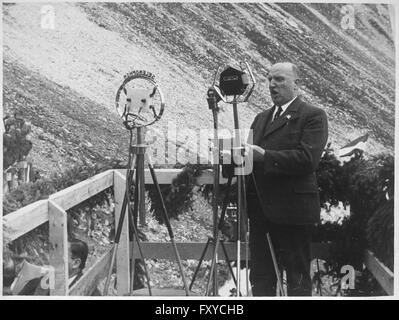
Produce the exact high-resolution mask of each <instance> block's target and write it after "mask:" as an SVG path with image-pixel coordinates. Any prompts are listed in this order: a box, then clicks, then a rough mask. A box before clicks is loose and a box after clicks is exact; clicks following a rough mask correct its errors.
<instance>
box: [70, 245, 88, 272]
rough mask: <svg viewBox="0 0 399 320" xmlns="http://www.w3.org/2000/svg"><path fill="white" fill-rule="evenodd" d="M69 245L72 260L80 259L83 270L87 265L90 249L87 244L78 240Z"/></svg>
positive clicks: (80, 267) (80, 266)
mask: <svg viewBox="0 0 399 320" xmlns="http://www.w3.org/2000/svg"><path fill="white" fill-rule="evenodd" d="M69 243H70V245H71V255H72V256H71V258H73V259H76V258H79V259H80V265H79V269H80V270H83V269H84V267H85V265H86V260H87V256H88V254H89V247H88V245H87V243H86V242H84V241H82V240H79V239H76V238H75V239H73V240H71V241H70V242H69Z"/></svg>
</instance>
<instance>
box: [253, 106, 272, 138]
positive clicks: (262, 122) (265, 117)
mask: <svg viewBox="0 0 399 320" xmlns="http://www.w3.org/2000/svg"><path fill="white" fill-rule="evenodd" d="M272 115H273V108H271V109H269V110H267V111H265V112H264V113H263V114H262V119H259V122H258V123H259V127H257V128H256V130H254V133H255V135H254V137H253V144H259V143H260V141H261V139H262V137H263V133H264V132H265V130H266V128H267V127H268V126H269V124H270V121H271V118H272Z"/></svg>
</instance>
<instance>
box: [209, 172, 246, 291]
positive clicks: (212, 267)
mask: <svg viewBox="0 0 399 320" xmlns="http://www.w3.org/2000/svg"><path fill="white" fill-rule="evenodd" d="M232 180H233V177H232V176H231V177H229V178H228V180H227V190H226V194H225V197H224V199H223V207H222V213H221V216H220V219H219V223H218V233H217V236H216V240H215V239H213V241H214V251H213V252H214V253H213V257H212V263H211V270H210V272H209V277H211V276H212V275H213V271H214V268H215V265H216V254H215V253H216V252H217V251H218V249H219V243H221V244H222V248H223V253H224V255H225V259H226V261H227V263H228V266H229V271H230V272H231V275H232V278H233V280H234V284H235V285H236V287H237V292H238V294H239V295H241V293H240V291H239V288H238V285H237V280H236V277H235V276H234V271H233V269H232V268H231V265H230V259H229V257H228V255H227V251H226V247H225V246H224V242H223V240H220V237H221V236H222V227H223V222H224V218H225V216H226V210H227V204H228V201H229V193H230V189H231V182H232ZM209 291H210V278H208V282H207V286H206V295H209Z"/></svg>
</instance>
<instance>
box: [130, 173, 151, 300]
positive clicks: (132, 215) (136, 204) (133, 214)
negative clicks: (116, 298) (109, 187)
mask: <svg viewBox="0 0 399 320" xmlns="http://www.w3.org/2000/svg"><path fill="white" fill-rule="evenodd" d="M137 169H138V168H137ZM137 169H136V181H135V189H134V191H135V197H134V207H133V212H132V208H131V206H128V217H129V226H130V229H131V233H133V235H134V238H135V240H136V243H137V248H138V249H139V252H140V257H141V260H142V261H143V267H144V273H145V276H146V279H147V288H148V294H149V295H150V296H152V291H151V284H150V276H149V272H148V269H147V265H146V263H145V259H144V254H143V250H142V248H141V244H140V237H139V234H138V231H137V227H136V223H135V221H137V220H136V219H135V217H137V214H138V208H139V202H140V198H139V197H138V196H137V193H138V192H137V191H138V188H139V185H140V178H139V177H140V174H139V172H138V170H137ZM126 188H128V186H126ZM131 240H133V239H131ZM133 250H134V242H133V245H132V252H131V259H132V263H131V270H130V271H131V278H130V294H132V293H133V286H134V272H135V267H136V259H135V258H134V254H133Z"/></svg>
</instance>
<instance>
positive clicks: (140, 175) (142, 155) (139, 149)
mask: <svg viewBox="0 0 399 320" xmlns="http://www.w3.org/2000/svg"><path fill="white" fill-rule="evenodd" d="M128 129H129V131H130V142H129V158H128V169H127V171H126V191H125V196H124V199H123V203H122V209H121V214H120V218H119V221H118V226H117V229H116V234H115V241H114V246H113V248H112V257H111V265H110V269H109V272H108V276H107V280H106V282H105V286H104V292H103V295H106V294H107V293H108V288H109V283H110V279H111V275H112V270H113V267H114V263H115V258H116V252H117V249H118V245H119V241H120V238H121V233H122V227H123V224H124V220H125V213H126V208H127V209H128V223H129V236H130V240H133V238H134V240H135V241H136V243H137V248H138V250H139V253H140V257H141V259H142V261H143V265H144V272H145V275H146V279H147V287H148V292H149V295H150V296H151V295H152V291H151V286H150V279H149V273H148V270H147V267H146V264H145V260H144V259H145V257H144V254H143V250H142V248H141V244H140V239H139V236H138V232H137V226H136V225H137V216H138V209H139V206H140V205H142V203H141V201H142V199H143V196H142V195H140V190H144V183H145V181H144V160H145V159H146V160H147V163H148V167H149V170H150V174H151V177H152V180H153V182H154V185H155V187H156V190H157V194H158V197H159V199H160V200H161V204H162V214H163V218H164V221H165V224H166V227H167V230H168V234H169V237H170V241H171V244H172V247H173V251H174V255H175V258H176V261H177V264H178V267H179V270H180V274H181V277H182V281H183V285H184V290H185V293H186V295H187V296H189V295H190V294H189V289H188V285H187V281H186V278H185V275H184V270H183V266H182V262H181V259H180V255H179V252H178V250H177V247H176V243H175V240H174V234H173V230H172V227H171V224H170V220H169V215H168V213H167V210H166V206H165V203H164V200H163V197H162V193H161V189H160V187H159V184H158V179H157V176H156V174H155V170H154V167H153V165H152V162H151V158H150V156H149V155H148V154H146V148H147V145H145V144H142V140H143V139H142V134H143V133H142V128H141V127H138V128H137V144H136V145H133V146H132V138H133V128H131V127H128ZM135 170H136V179H135V183H134V195H135V197H134V208H133V210H132V208H131V204H130V200H129V190H130V187H131V186H132V183H133V176H134V171H135ZM133 247H134V246H132V250H133ZM131 259H132V262H131V266H130V270H131V275H132V276H131V278H130V294H132V293H133V283H134V269H135V259H134V255H133V252H131Z"/></svg>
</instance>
